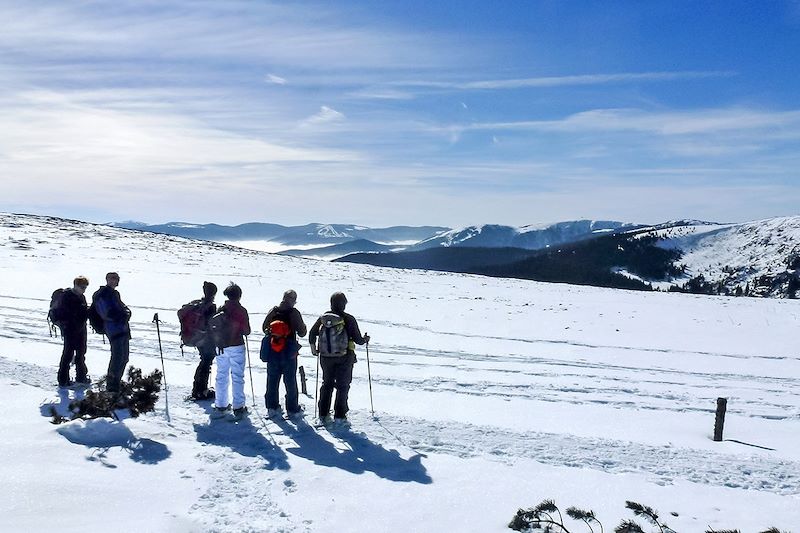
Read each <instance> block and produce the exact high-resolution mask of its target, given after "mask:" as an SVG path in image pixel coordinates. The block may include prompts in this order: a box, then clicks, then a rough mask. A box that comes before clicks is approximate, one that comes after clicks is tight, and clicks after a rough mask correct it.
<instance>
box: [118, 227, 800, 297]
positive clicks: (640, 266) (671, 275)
mask: <svg viewBox="0 0 800 533" xmlns="http://www.w3.org/2000/svg"><path fill="white" fill-rule="evenodd" d="M112 225H114V226H117V227H123V228H129V229H136V230H142V231H152V232H156V233H166V234H169V235H176V236H181V237H188V238H193V239H203V240H209V241H218V242H224V243H227V244H234V245H237V246H242V247H254V243H255V242H262V241H263V242H270V243H276V244H277V245H279V246H278V248H276V249H277V250H279V251H280V253H284V254H287V255H294V256H302V257H311V258H317V259H325V260H337V261H346V262H356V263H366V264H371V265H376V266H389V267H398V268H418V269H429V270H443V271H450V272H465V273H474V274H483V275H488V276H502V277H515V278H524V279H533V280H539V281H553V282H565V283H577V284H588V285H598V286H607V287H618V288H629V289H642V290H653V289H659V290H671V291H686V292H695V293H705V294H742V295H757V296H778V297H787V296H788V297H793V296H794V295H795V293H796V292H797V290H798V289H800V217H783V218H773V219H767V220H760V221H754V222H746V223H737V224H721V223H715V222H704V221H700V220H676V221H669V222H665V223H663V224H657V225H644V224H633V223H624V222H615V221H595V220H574V221H567V222H558V223H555V224H539V225H530V226H522V227H513V226H501V225H493V224H486V225H482V226H469V227H466V228H461V229H450V228H443V227H437V226H422V227H409V226H394V227H389V228H367V227H364V226H355V225H346V224H307V225H304V226H281V225H279V224H267V223H249V224H241V225H238V226H223V225H218V224H187V223H180V222H174V223H170V224H163V225H155V226H150V225H145V224H141V223H137V222H122V223H116V224H112Z"/></svg>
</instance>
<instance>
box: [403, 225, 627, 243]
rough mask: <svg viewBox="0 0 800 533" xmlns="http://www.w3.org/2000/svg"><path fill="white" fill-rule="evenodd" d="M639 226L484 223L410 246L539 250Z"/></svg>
mask: <svg viewBox="0 0 800 533" xmlns="http://www.w3.org/2000/svg"><path fill="white" fill-rule="evenodd" d="M640 227H642V225H641V224H631V223H624V222H615V221H598V220H572V221H564V222H556V223H541V224H529V225H525V226H519V227H516V226H504V225H499V224H483V225H479V226H467V227H465V228H460V229H453V230H449V231H444V232H442V233H440V234H438V235H435V236H433V237H431V238H429V239H426V240H424V241H421V242H419V243H417V244H416V245H414V246H412V247H410V248H409V249H411V250H422V249H425V248H433V247H437V246H443V247H452V246H473V247H476V246H479V247H489V248H499V247H515V248H526V249H530V250H538V249H541V248H547V247H548V246H553V245H558V244H565V243H569V242H575V241H580V240H584V239H589V238H592V237H596V236H599V235H603V234H607V233H610V232H614V231H620V230H624V229H634V228H640Z"/></svg>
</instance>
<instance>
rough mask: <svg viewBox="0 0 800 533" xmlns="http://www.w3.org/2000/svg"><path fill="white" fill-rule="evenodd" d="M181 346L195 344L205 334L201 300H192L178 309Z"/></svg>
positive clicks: (203, 311) (203, 310) (203, 309)
mask: <svg viewBox="0 0 800 533" xmlns="http://www.w3.org/2000/svg"><path fill="white" fill-rule="evenodd" d="M178 321H179V322H180V324H181V333H180V335H181V346H197V345H198V343H200V341H202V340H203V339H204V338H205V336H206V331H205V326H206V324H205V308H204V306H203V300H192V301H191V302H189V303H187V304H184V305H183V307H181V308H180V309H178Z"/></svg>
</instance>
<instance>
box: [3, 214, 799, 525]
mask: <svg viewBox="0 0 800 533" xmlns="http://www.w3.org/2000/svg"><path fill="white" fill-rule="evenodd" d="M109 270H115V271H118V272H119V273H120V274H121V278H122V279H121V283H120V287H119V290H120V292H121V294H122V297H123V299H124V300H125V302H126V303H127V304H129V305H130V306H131V308H132V310H133V318H132V330H133V339H132V340H131V363H132V364H134V365H136V366H140V367H142V368H144V369H145V370H147V371H149V370H151V369H153V368H157V367H160V366H161V362H160V356H159V342H158V338H157V336H156V331H155V327H154V325H153V324H152V318H153V314H154V313H159V316H160V317H161V319H162V320H163V321H164V323H163V325H162V330H161V340H162V347H163V354H164V360H165V365H166V376H167V381H168V383H169V412H170V414H171V422H167V421H166V418H165V415H166V413H165V410H166V407H167V405H166V403H165V401H164V398H163V397H162V399H161V401H160V402H159V405H158V407H157V410H156V412H155V413H150V414H147V415H145V416H143V417H141V418H139V419H135V420H123V421H122V422H112V421H109V420H95V421H89V422H71V423H68V424H65V425H61V426H52V425H50V424H49V423H48V420H49V417H48V416H47V413H48V412H49V409H50V407H51V406H53V407H55V408H57V409H58V410H60V411H61V412H62V413H63V412H64V410H65V409H66V405H67V404H68V402H69V400H70V399H71V398H72V397H74V395H75V392H69V393H61V394H59V393H58V392H57V390H56V388H55V374H56V367H57V364H58V358H59V354H60V340H59V339H55V338H51V337H50V336H49V335H48V330H47V326H46V324H45V315H46V310H47V304H48V301H49V297H50V293H51V292H52V290H53V289H54V288H56V287H59V286H62V287H63V286H66V285H68V284H69V283H70V281H71V279H72V278H73V277H74V276H75V275H76V274H79V273H80V274H85V275H87V276H88V277H89V278H90V280H91V285H90V288H89V289H90V292H93V291H94V290H95V289H96V288H97V286H98V284H99V282H100V281H101V279H102V277H103V275H104V274H105V272H107V271H109ZM0 276H2V279H3V289H2V291H0V304H1V305H0V394H2V397H3V403H4V414H3V416H2V417H0V434H1V435H2V441H3V444H2V446H0V478H2V479H3V483H4V497H3V498H2V499H0V511H1V512H2V514H3V528H4V530H8V531H49V530H53V529H56V528H57V530H58V531H87V530H89V531H109V530H129V531H133V530H138V531H174V532H188V531H237V532H238V531H270V532H295V531H306V532H307V531H343V532H350V531H353V532H355V531H387V532H395V531H396V532H400V531H403V532H405V531H421V532H428V531H430V532H437V533H439V532H449V531H470V532H471V531H475V532H493V531H494V532H498V533H500V532H503V531H508V530H507V528H506V524H507V523H508V521H509V520H510V519H511V517H512V516H513V514H514V512H515V511H516V509H517V508H518V507H528V506H532V505H535V504H537V503H539V502H540V501H542V500H543V499H545V498H553V499H555V501H556V502H557V503H558V504H559V505H560V506H561V508H562V510H563V509H565V508H566V507H568V506H571V505H575V506H577V507H581V508H590V509H593V510H594V511H595V513H596V515H597V517H598V518H599V519H600V520H601V521H602V522H603V524H604V526H605V531H611V530H612V529H613V527H614V526H616V525H617V524H618V523H619V521H620V520H621V519H623V518H633V517H632V515H630V514H628V512H627V511H625V509H624V502H625V500H636V501H640V502H641V503H644V504H648V505H651V506H653V507H656V508H657V509H658V510H659V511H660V513H661V516H662V517H663V518H664V521H665V522H667V523H668V524H669V525H670V526H672V527H673V528H674V529H675V530H676V531H680V532H682V533H693V532H698V531H705V529H706V528H707V527H713V528H714V529H717V530H720V529H724V528H734V527H738V528H741V530H742V531H760V530H763V529H765V528H766V527H768V526H771V525H775V526H778V527H781V528H782V529H787V530H792V529H795V530H797V529H798V527H797V526H798V524H800V448H798V446H797V445H796V444H797V443H796V441H797V435H798V434H800V358H798V355H797V350H796V342H795V341H794V340H793V339H794V337H795V336H796V335H795V331H796V330H797V324H798V319H800V309H799V308H798V305H797V302H796V301H790V300H774V299H773V300H768V299H753V298H719V297H705V296H693V295H685V294H667V293H641V292H630V291H617V290H609V289H596V288H591V287H573V286H569V285H558V284H544V283H535V282H526V281H520V280H509V279H494V278H484V277H480V276H470V275H460V274H450V273H441V272H428V271H404V270H393V269H382V268H377V267H370V266H365V265H355V264H346V263H325V262H320V261H308V260H303V259H298V258H293V257H285V256H276V255H269V254H264V253H258V252H253V251H248V250H242V249H238V248H234V247H229V246H225V245H220V244H215V243H209V242H199V241H191V240H187V239H183V238H178V237H171V236H167V235H155V234H151V233H142V232H135V231H128V230H123V229H116V228H111V227H107V226H97V225H91V224H85V223H81V222H75V221H64V220H59V219H52V218H45V217H32V216H20V215H0ZM204 280H210V281H214V282H215V283H217V284H218V285H219V286H220V287H222V286H224V285H225V284H226V283H227V282H228V281H229V280H235V281H236V282H238V283H239V284H240V285H241V286H242V288H243V291H244V296H243V298H242V303H243V304H244V305H245V307H247V308H248V310H249V311H250V316H251V322H252V324H253V326H254V329H256V330H257V329H258V326H259V325H260V323H261V320H262V319H263V317H264V315H265V313H266V311H267V310H268V309H269V308H270V307H271V306H272V305H274V304H275V303H277V301H278V300H279V299H280V296H281V294H282V292H283V291H284V290H285V289H287V288H289V287H292V288H294V289H296V290H297V292H298V295H299V300H298V308H299V309H300V310H301V311H302V312H303V316H304V317H305V318H306V321H307V322H310V321H312V320H313V319H314V317H315V315H317V314H319V313H321V312H323V311H325V310H326V309H327V303H328V297H329V295H330V294H331V292H333V291H334V290H343V291H345V292H346V293H347V296H348V300H349V302H350V303H349V304H348V311H350V312H352V313H353V314H354V315H355V316H356V317H357V318H358V319H359V322H360V325H361V329H362V331H363V330H366V331H368V332H369V333H370V335H371V336H372V343H371V346H370V353H369V357H370V368H371V380H372V390H373V401H374V407H375V416H374V417H373V416H371V414H370V394H369V390H370V388H369V379H368V375H367V360H366V353H365V352H364V350H363V349H362V348H359V350H358V352H359V362H358V363H357V365H356V367H355V373H354V379H353V386H352V389H351V409H352V411H351V413H350V414H351V419H352V423H353V427H352V429H351V430H340V431H335V430H334V431H326V430H320V431H317V430H315V429H314V428H312V427H311V426H309V425H308V424H306V423H300V424H297V425H295V424H291V423H284V422H280V423H273V422H265V421H263V420H262V419H261V418H260V417H259V416H258V415H259V414H263V412H264V409H263V403H262V397H263V391H264V386H265V385H264V384H265V369H264V366H263V365H262V364H261V363H260V362H259V361H258V359H257V357H255V351H256V350H257V347H258V343H259V342H260V340H261V335H260V334H259V333H254V335H252V337H251V338H250V340H249V345H250V349H251V352H253V353H252V359H253V361H252V363H253V366H252V378H253V381H252V387H253V390H254V391H255V402H256V403H255V411H254V412H253V413H252V415H251V416H250V418H249V419H248V420H245V421H244V422H242V423H239V424H233V423H230V422H227V421H225V420H222V421H212V420H210V419H209V415H208V406H207V405H202V404H201V405H198V404H194V403H187V402H184V401H182V400H181V398H182V397H183V396H185V395H186V394H187V393H188V391H189V387H190V385H191V381H192V376H193V373H194V369H195V366H196V363H197V359H196V356H195V354H193V353H190V352H188V351H187V353H185V354H181V351H180V350H179V348H178V337H177V331H178V328H177V320H176V316H175V311H176V309H177V308H178V307H179V306H180V305H181V304H182V303H184V302H186V301H188V300H190V299H192V298H196V297H198V296H199V294H200V289H201V285H202V282H203V281H204ZM90 337H91V338H90V343H89V352H88V365H89V370H90V373H91V374H92V375H93V376H95V377H97V376H99V375H100V374H102V373H103V371H104V369H105V366H106V365H107V363H108V345H107V344H103V342H102V341H101V340H100V337H98V336H96V335H91V336H90ZM300 364H301V365H303V366H304V367H305V369H306V372H307V374H308V377H309V392H310V393H311V394H312V395H313V391H314V382H315V377H316V372H315V360H314V358H313V357H310V356H309V354H308V349H307V347H304V348H303V350H302V351H301V356H300ZM245 390H246V392H247V394H248V398H250V396H251V380H250V375H249V373H248V375H247V383H246V384H245ZM717 397H727V398H728V417H727V420H726V426H725V432H726V438H728V439H732V440H728V441H725V442H720V443H714V442H712V440H711V434H712V430H713V423H714V414H713V410H714V407H715V401H716V398H717ZM248 401H249V400H248ZM301 402H302V403H303V404H305V407H306V410H307V412H309V413H313V410H314V406H313V400H312V398H310V397H307V396H303V397H302V398H301ZM309 418H310V416H309ZM743 443H747V444H752V445H757V446H760V447H754V446H749V445H747V444H743ZM88 502H91V503H88ZM572 525H573V529H576V530H579V531H580V530H581V529H580V525H579V524H575V523H573V524H572Z"/></svg>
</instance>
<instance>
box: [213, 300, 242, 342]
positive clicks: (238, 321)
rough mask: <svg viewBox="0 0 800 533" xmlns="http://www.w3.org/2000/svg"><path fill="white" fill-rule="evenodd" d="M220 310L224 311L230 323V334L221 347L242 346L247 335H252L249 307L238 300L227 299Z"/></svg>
mask: <svg viewBox="0 0 800 533" xmlns="http://www.w3.org/2000/svg"><path fill="white" fill-rule="evenodd" d="M218 312H224V313H225V316H226V317H227V320H228V323H229V324H230V330H229V331H230V336H229V337H228V338H227V339H226V340H224V341H223V343H222V346H220V348H229V347H231V346H242V345H243V344H244V337H245V335H250V315H248V314H247V309H245V308H244V307H242V304H240V303H239V302H237V301H234V300H227V301H226V302H225V304H223V306H222V307H220V308H219V311H218Z"/></svg>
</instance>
